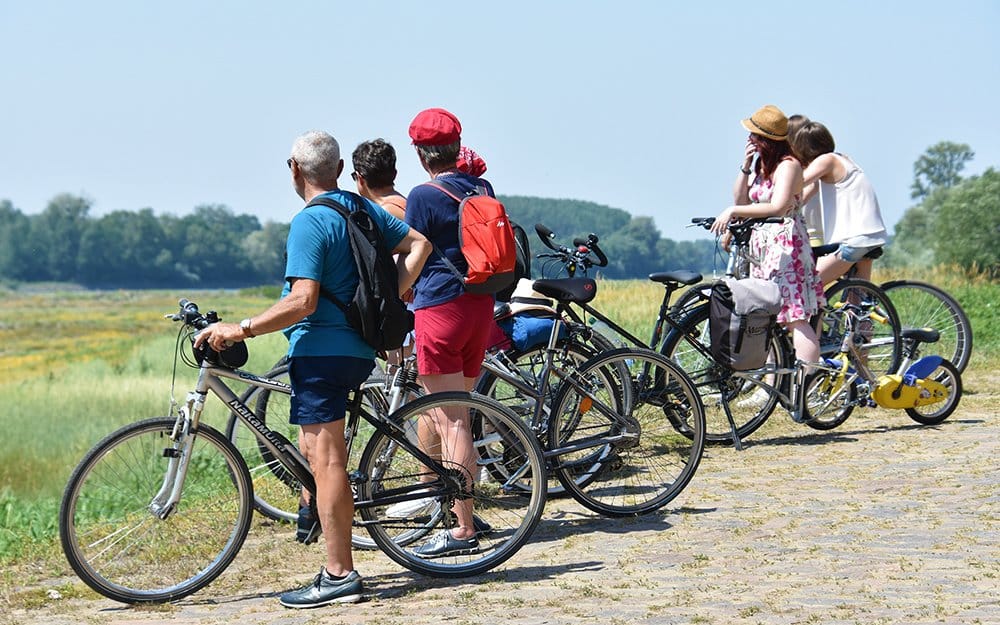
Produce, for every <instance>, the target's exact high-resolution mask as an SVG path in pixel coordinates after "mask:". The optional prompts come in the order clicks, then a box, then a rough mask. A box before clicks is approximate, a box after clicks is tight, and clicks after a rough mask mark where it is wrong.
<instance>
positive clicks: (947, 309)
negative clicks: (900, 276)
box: [881, 280, 972, 373]
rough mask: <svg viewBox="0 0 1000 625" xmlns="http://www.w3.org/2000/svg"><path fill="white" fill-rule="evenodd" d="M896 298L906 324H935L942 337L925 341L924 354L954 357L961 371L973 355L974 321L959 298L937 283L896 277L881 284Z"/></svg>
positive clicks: (919, 325) (927, 326)
mask: <svg viewBox="0 0 1000 625" xmlns="http://www.w3.org/2000/svg"><path fill="white" fill-rule="evenodd" d="M881 288H882V290H883V291H885V293H886V295H888V296H889V299H890V300H892V304H893V306H895V307H896V312H897V313H898V314H899V321H900V323H901V324H902V325H903V326H904V327H913V328H934V329H935V330H937V331H938V332H939V333H940V335H941V338H940V339H939V340H938V341H937V342H936V343H922V344H921V345H920V352H921V353H922V354H923V355H924V356H930V355H937V356H941V357H942V358H945V359H947V360H949V361H951V364H953V365H954V366H955V368H956V369H958V372H959V373H961V372H963V371H965V366H966V365H967V364H969V357H970V356H971V355H972V324H971V323H969V317H968V316H966V314H965V311H964V310H962V306H961V305H960V304H959V303H958V301H957V300H956V299H955V298H954V297H952V296H951V295H949V294H948V293H946V292H945V291H944V290H943V289H940V288H938V287H936V286H934V285H933V284H927V283H926V282H917V281H916V280H893V281H891V282H886V283H884V284H882V285H881Z"/></svg>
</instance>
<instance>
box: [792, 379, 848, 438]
mask: <svg viewBox="0 0 1000 625" xmlns="http://www.w3.org/2000/svg"><path fill="white" fill-rule="evenodd" d="M803 384H804V385H805V388H804V389H803V391H802V392H803V393H804V394H805V401H804V405H803V406H802V416H803V419H804V420H805V424H806V425H808V426H809V427H811V428H813V429H814V430H832V429H833V428H835V427H837V426H839V425H841V424H843V423H844V421H847V418H848V417H850V416H851V413H852V412H853V411H854V406H855V405H856V404H857V397H858V383H857V380H851V381H850V382H849V383H846V384H845V383H844V374H842V373H840V372H833V371H827V370H825V369H820V370H817V371H813V372H811V373H809V374H807V375H806V378H805V382H804V383H803Z"/></svg>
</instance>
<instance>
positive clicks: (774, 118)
mask: <svg viewBox="0 0 1000 625" xmlns="http://www.w3.org/2000/svg"><path fill="white" fill-rule="evenodd" d="M742 124H743V127H744V128H746V129H747V130H749V131H750V132H752V133H754V134H755V135H760V136H762V137H767V138H768V139H774V140H775V141H786V140H787V139H788V118H787V117H785V114H784V113H782V112H781V109H779V108H778V107H776V106H775V105H773V104H766V105H764V106H762V107H760V108H759V109H757V112H755V113H754V114H753V115H751V116H750V117H749V118H748V119H744V120H743V122H742Z"/></svg>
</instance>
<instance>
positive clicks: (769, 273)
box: [712, 104, 825, 362]
mask: <svg viewBox="0 0 1000 625" xmlns="http://www.w3.org/2000/svg"><path fill="white" fill-rule="evenodd" d="M743 127H744V128H746V129H747V130H749V131H750V136H749V137H748V139H747V143H746V148H745V150H744V157H743V164H742V165H741V166H740V173H739V176H738V177H737V179H736V185H735V187H734V189H733V196H734V201H735V204H736V205H735V206H730V207H729V208H727V209H726V210H724V211H722V212H721V213H720V214H719V216H718V217H717V218H716V220H715V223H714V224H713V225H712V232H715V233H716V234H725V233H726V232H727V229H726V226H727V225H728V224H729V222H730V221H732V220H733V219H743V218H748V217H784V218H785V219H784V221H782V222H781V223H777V224H762V225H760V226H758V227H757V228H756V229H755V230H754V232H753V235H752V236H751V238H750V253H751V255H752V257H753V258H758V259H760V260H759V263H755V264H753V265H752V266H751V270H750V274H751V276H753V277H755V278H763V279H766V280H773V281H774V282H776V283H777V284H778V287H779V288H780V290H781V298H782V307H781V312H779V313H778V322H779V323H781V324H782V325H783V326H784V327H785V328H786V329H787V330H788V331H789V332H790V333H791V335H792V340H793V343H794V345H795V355H796V357H797V358H798V359H799V360H802V361H805V362H816V361H818V360H819V339H818V338H817V336H816V331H815V330H814V329H813V327H812V326H811V325H809V319H810V317H812V316H813V315H815V314H816V312H817V311H818V310H819V307H820V306H821V305H822V304H823V303H824V302H825V298H824V297H823V285H822V283H820V281H819V277H818V276H817V275H816V267H815V264H814V262H813V258H812V252H811V250H810V247H809V235H808V234H807V232H806V225H805V220H804V219H803V217H802V211H801V210H800V203H801V196H802V165H801V164H800V163H799V161H797V160H796V159H795V157H794V156H792V153H791V149H790V148H789V146H788V141H787V138H788V119H787V118H786V117H785V114H784V113H782V112H781V110H780V109H778V107H776V106H773V105H770V104H769V105H767V106H764V107H762V108H760V109H759V110H758V111H757V112H755V113H754V114H753V115H752V116H751V117H750V118H749V119H744V120H743ZM754 156H756V157H757V159H756V163H755V162H754Z"/></svg>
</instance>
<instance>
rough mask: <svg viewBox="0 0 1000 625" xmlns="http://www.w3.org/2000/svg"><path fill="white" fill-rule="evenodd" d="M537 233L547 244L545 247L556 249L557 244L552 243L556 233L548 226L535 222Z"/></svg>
mask: <svg viewBox="0 0 1000 625" xmlns="http://www.w3.org/2000/svg"><path fill="white" fill-rule="evenodd" d="M535 233H536V234H537V235H538V238H539V239H541V240H542V243H544V244H545V247H547V248H549V249H550V250H554V249H556V247H555V245H553V244H552V239H555V238H556V234H555V233H554V232H552V231H551V230H549V229H548V227H546V226H545V225H543V224H535Z"/></svg>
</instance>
